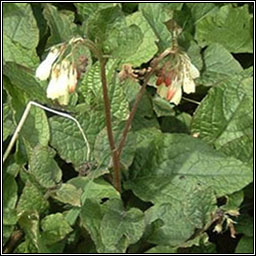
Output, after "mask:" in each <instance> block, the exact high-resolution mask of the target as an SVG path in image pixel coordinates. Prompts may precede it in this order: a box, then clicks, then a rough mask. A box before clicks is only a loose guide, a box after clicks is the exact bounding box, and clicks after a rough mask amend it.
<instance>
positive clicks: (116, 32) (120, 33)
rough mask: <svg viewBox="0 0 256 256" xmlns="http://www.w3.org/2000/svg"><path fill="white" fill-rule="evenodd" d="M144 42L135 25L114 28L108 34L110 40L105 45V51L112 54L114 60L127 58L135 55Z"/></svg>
mask: <svg viewBox="0 0 256 256" xmlns="http://www.w3.org/2000/svg"><path fill="white" fill-rule="evenodd" d="M142 40H143V34H142V32H141V30H140V28H139V27H138V26H137V25H135V24H132V25H130V26H129V27H128V26H127V27H125V26H124V27H123V28H118V29H116V28H114V29H113V30H111V31H109V33H108V38H107V40H106V41H105V43H104V50H105V52H106V53H111V56H113V57H114V58H118V59H123V58H127V57H129V56H130V55H131V54H133V53H134V49H137V48H139V46H140V45H141V43H142Z"/></svg>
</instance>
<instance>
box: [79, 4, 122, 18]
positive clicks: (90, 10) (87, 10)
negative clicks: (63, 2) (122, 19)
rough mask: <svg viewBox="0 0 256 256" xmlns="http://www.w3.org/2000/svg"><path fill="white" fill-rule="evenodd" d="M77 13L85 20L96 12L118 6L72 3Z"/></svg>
mask: <svg viewBox="0 0 256 256" xmlns="http://www.w3.org/2000/svg"><path fill="white" fill-rule="evenodd" d="M74 4H75V6H76V8H77V12H78V13H79V14H80V15H81V16H82V17H83V18H84V19H87V18H88V17H89V16H91V15H94V14H95V13H96V12H97V11H98V10H101V9H105V8H109V7H113V6H115V5H118V4H117V3H74Z"/></svg>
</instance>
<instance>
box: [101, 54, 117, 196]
mask: <svg viewBox="0 0 256 256" xmlns="http://www.w3.org/2000/svg"><path fill="white" fill-rule="evenodd" d="M99 61H100V75H101V83H102V89H103V97H104V107H105V117H106V126H107V134H108V141H109V146H110V149H111V153H112V161H113V169H114V186H115V188H116V189H117V190H118V191H119V192H121V180H120V159H119V154H118V151H117V150H116V147H115V140H114V136H113V130H112V122H111V107H110V102H109V97H108V87H107V78H106V59H103V58H100V60H99Z"/></svg>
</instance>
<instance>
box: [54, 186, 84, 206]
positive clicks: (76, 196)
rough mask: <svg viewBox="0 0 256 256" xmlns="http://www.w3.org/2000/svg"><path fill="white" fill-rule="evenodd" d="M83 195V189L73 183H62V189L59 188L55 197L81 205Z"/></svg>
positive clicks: (63, 201)
mask: <svg viewBox="0 0 256 256" xmlns="http://www.w3.org/2000/svg"><path fill="white" fill-rule="evenodd" d="M81 195H82V190H81V189H77V188H76V187H75V186H73V185H71V184H65V183H64V184H62V185H61V187H60V189H58V190H57V192H56V195H54V196H53V197H54V198H55V199H56V200H58V201H60V202H62V203H64V204H70V205H72V206H81Z"/></svg>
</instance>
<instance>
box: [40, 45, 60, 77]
mask: <svg viewBox="0 0 256 256" xmlns="http://www.w3.org/2000/svg"><path fill="white" fill-rule="evenodd" d="M59 54H60V51H59V50H58V49H57V48H53V49H52V50H51V51H50V52H49V53H48V55H47V57H46V59H45V60H44V61H42V62H41V64H40V65H39V66H38V68H37V69H36V78H38V79H40V80H46V79H47V78H48V77H49V76H50V73H51V69H52V64H53V63H54V62H55V60H56V59H57V58H58V56H59Z"/></svg>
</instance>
